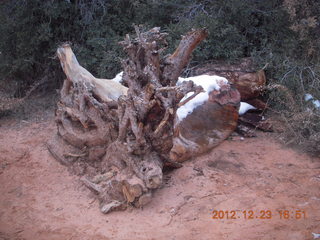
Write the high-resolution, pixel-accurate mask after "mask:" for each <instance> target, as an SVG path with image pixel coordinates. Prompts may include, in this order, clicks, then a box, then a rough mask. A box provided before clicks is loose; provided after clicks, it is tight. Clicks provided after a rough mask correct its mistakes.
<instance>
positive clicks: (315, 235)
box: [312, 233, 320, 239]
mask: <svg viewBox="0 0 320 240" xmlns="http://www.w3.org/2000/svg"><path fill="white" fill-rule="evenodd" d="M312 235H313V239H319V238H320V234H319V233H312Z"/></svg>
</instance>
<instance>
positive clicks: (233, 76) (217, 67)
mask: <svg viewBox="0 0 320 240" xmlns="http://www.w3.org/2000/svg"><path fill="white" fill-rule="evenodd" d="M191 74H192V75H202V74H207V75H219V76H222V77H225V78H227V79H228V81H229V82H231V83H233V84H234V85H235V87H236V88H237V89H238V91H239V92H240V95H241V100H242V101H244V100H248V99H253V98H256V97H258V96H259V95H260V94H261V93H262V91H264V90H265V86H266V76H265V73H264V70H262V69H261V70H258V71H256V70H255V68H254V66H253V63H252V61H251V60H250V59H243V60H242V61H241V62H240V63H235V64H226V63H224V62H217V63H212V64H204V65H201V66H197V67H195V68H194V69H192V71H191Z"/></svg>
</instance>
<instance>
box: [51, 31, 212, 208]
mask: <svg viewBox="0 0 320 240" xmlns="http://www.w3.org/2000/svg"><path fill="white" fill-rule="evenodd" d="M166 35H167V34H165V33H161V32H160V29H159V28H153V29H151V30H150V31H148V32H144V33H141V32H140V30H139V29H138V28H136V37H135V38H130V37H129V36H127V37H126V39H125V40H124V41H123V42H121V43H120V44H121V45H122V46H123V48H124V51H125V52H126V54H127V56H128V58H127V59H125V60H124V61H123V69H124V73H123V78H122V82H124V84H126V85H127V86H128V88H126V87H124V86H122V85H121V84H119V83H117V82H114V81H110V80H106V79H98V78H95V77H94V76H93V75H92V74H91V73H90V72H88V71H87V70H86V69H84V68H83V67H81V65H80V64H79V63H78V61H77V59H76V57H75V55H74V53H73V52H72V49H71V47H70V45H68V44H64V45H62V46H61V47H59V48H58V50H57V55H58V57H59V59H60V63H61V66H62V68H63V70H64V72H65V74H66V76H67V79H66V80H65V82H64V85H63V87H62V90H61V99H60V102H59V103H58V109H57V111H56V122H57V126H58V137H59V138H61V141H58V142H59V143H60V144H58V146H57V147H56V148H55V149H54V150H55V151H54V154H53V155H54V156H59V157H64V158H72V161H67V160H68V159H65V160H66V162H67V163H70V165H71V166H77V168H81V167H82V168H83V169H82V170H81V169H80V170H77V171H78V172H79V173H80V174H82V175H85V176H84V178H83V182H84V184H85V185H86V186H88V187H89V188H90V189H92V190H93V191H94V192H95V193H97V195H98V198H99V199H100V207H101V211H102V212H104V213H107V212H109V211H111V210H115V209H123V208H125V207H126V206H127V205H128V204H132V205H134V206H137V207H142V206H143V205H144V204H147V203H148V202H149V201H150V200H151V190H152V189H156V188H159V187H160V186H161V184H162V175H163V173H162V168H163V165H164V164H165V163H166V162H172V161H171V160H170V158H169V152H170V150H171V148H172V145H173V129H174V117H175V114H176V111H177V109H178V107H179V106H181V103H180V100H181V99H182V98H183V97H184V96H185V95H186V94H187V93H189V92H195V94H194V95H193V96H192V97H191V98H193V97H195V96H197V94H198V93H200V92H201V91H202V88H201V87H198V86H196V85H194V84H193V83H192V82H186V83H183V84H181V85H179V86H175V85H176V82H177V80H178V77H179V75H180V73H181V71H182V70H183V67H184V66H185V65H186V64H187V62H188V60H189V58H190V55H191V53H192V51H193V49H194V48H195V47H196V45H197V44H198V43H199V42H200V41H201V40H203V39H204V38H205V36H206V35H207V33H206V31H205V30H194V31H192V32H190V33H188V34H186V36H184V37H183V39H182V41H181V42H180V44H179V46H178V48H177V50H176V51H175V52H174V53H173V54H172V55H169V56H168V57H166V58H163V57H162V55H161V52H163V50H164V48H161V47H162V46H165V45H166V42H165V37H166ZM191 98H190V99H191ZM61 143H64V144H66V145H67V147H69V146H71V148H76V149H78V151H72V152H68V151H65V149H66V146H64V145H63V144H61ZM95 151H98V152H97V153H96V154H95ZM70 153H71V154H70ZM104 153H106V154H105V156H103V154H104ZM63 160H64V159H62V161H63ZM173 165H174V164H173ZM110 172H112V175H110V174H109V173H110ZM105 174H107V175H108V176H109V175H110V178H107V177H106V175H105ZM94 176H96V178H95V177H94ZM97 176H99V177H97ZM102 176H105V177H102ZM97 178H98V179H100V180H99V181H97ZM101 179H103V180H101Z"/></svg>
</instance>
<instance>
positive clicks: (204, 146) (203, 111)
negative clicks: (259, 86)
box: [170, 83, 240, 162]
mask: <svg viewBox="0 0 320 240" xmlns="http://www.w3.org/2000/svg"><path fill="white" fill-rule="evenodd" d="M222 84H223V85H221V87H220V90H213V91H211V92H210V93H209V99H208V100H207V101H206V102H204V103H203V104H201V105H200V106H198V107H196V108H195V109H194V110H193V112H192V113H190V114H189V115H187V116H186V117H185V118H184V119H182V120H181V121H179V122H178V123H177V124H176V127H175V138H174V145H173V148H172V149H171V151H170V157H171V159H172V160H174V161H177V162H183V161H185V160H187V159H190V158H192V157H196V156H199V155H200V154H202V153H205V152H207V151H210V150H211V149H212V148H213V147H215V146H217V145H218V144H220V143H221V142H222V141H223V140H225V139H226V138H227V137H228V136H229V135H230V134H231V133H232V132H233V131H234V130H235V128H236V126H237V120H238V110H239V104H240V94H239V92H238V91H237V90H236V89H235V88H233V87H231V86H230V85H229V84H228V83H222Z"/></svg>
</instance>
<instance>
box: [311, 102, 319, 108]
mask: <svg viewBox="0 0 320 240" xmlns="http://www.w3.org/2000/svg"><path fill="white" fill-rule="evenodd" d="M312 103H313V105H314V106H315V107H316V108H320V101H319V100H312Z"/></svg>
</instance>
